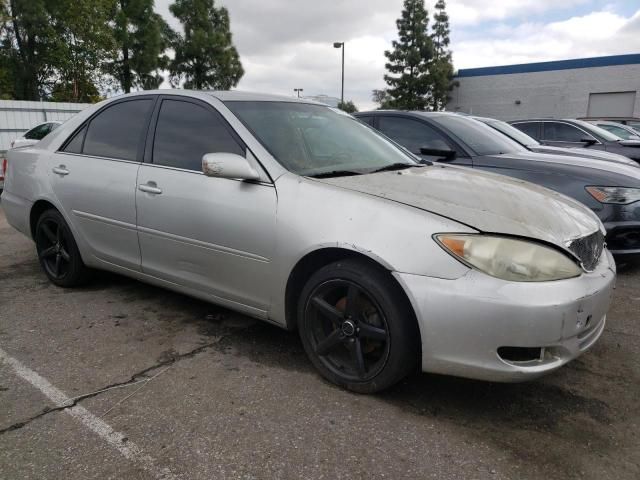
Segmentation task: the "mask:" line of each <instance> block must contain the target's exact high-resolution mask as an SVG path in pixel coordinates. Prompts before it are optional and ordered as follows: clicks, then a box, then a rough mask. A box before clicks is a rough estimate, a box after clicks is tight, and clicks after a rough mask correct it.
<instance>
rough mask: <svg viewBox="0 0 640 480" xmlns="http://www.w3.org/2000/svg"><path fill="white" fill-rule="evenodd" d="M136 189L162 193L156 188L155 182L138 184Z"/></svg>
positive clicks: (156, 193) (157, 193)
mask: <svg viewBox="0 0 640 480" xmlns="http://www.w3.org/2000/svg"><path fill="white" fill-rule="evenodd" d="M138 190H140V191H141V192H147V193H153V194H155V195H160V194H161V193H162V189H160V188H158V185H156V182H147V183H142V184H140V185H138Z"/></svg>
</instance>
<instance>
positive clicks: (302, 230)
mask: <svg viewBox="0 0 640 480" xmlns="http://www.w3.org/2000/svg"><path fill="white" fill-rule="evenodd" d="M2 205H3V208H4V210H5V212H6V216H7V219H8V221H9V222H10V224H11V225H12V226H13V227H15V228H16V229H17V230H19V231H21V232H22V233H24V234H25V235H28V236H29V237H30V238H32V239H33V240H34V242H35V249H36V252H37V255H38V258H39V261H40V264H41V266H42V269H43V271H44V273H45V274H46V275H47V277H48V278H49V279H50V281H51V282H53V283H54V284H55V285H58V286H60V287H74V286H77V285H80V284H82V283H83V282H86V281H87V279H88V277H89V275H90V272H91V270H92V269H103V270H110V271H112V272H117V273H119V274H122V275H127V276H130V277H133V278H136V279H139V280H141V281H144V282H148V283H151V284H155V285H158V286H160V287H164V288H168V289H171V290H175V291H178V292H182V293H184V294H186V295H190V296H193V297H197V298H200V299H204V300H206V301H210V302H213V303H216V304H219V305H222V306H225V307H228V308H230V309H233V310H236V311H239V312H242V313H245V314H247V315H250V316H253V317H256V318H258V319H262V320H264V321H267V322H270V323H273V324H275V325H278V326H280V327H283V328H286V329H290V330H298V331H299V334H300V338H301V339H302V343H303V345H304V348H305V350H306V352H307V354H308V355H309V358H310V359H311V362H312V363H313V364H314V365H315V366H316V367H317V369H318V370H319V372H320V373H321V374H322V375H323V376H324V377H325V378H327V379H328V380H330V381H332V382H334V383H336V384H338V385H340V386H343V387H345V388H348V389H350V390H353V391H357V392H375V391H378V390H381V389H384V388H387V387H389V386H391V385H393V384H394V383H396V382H397V381H399V380H400V379H402V378H403V377H404V376H406V375H407V374H409V373H410V372H413V371H416V370H417V369H421V370H423V371H425V372H436V373H442V374H450V375H458V376H463V377H470V378H477V379H484V380H491V381H520V380H527V379H532V378H536V377H538V376H540V375H542V374H544V373H547V372H550V371H553V370H555V369H556V368H558V367H560V366H561V365H563V364H565V363H567V362H569V361H570V360H572V359H574V358H575V357H577V356H578V355H580V354H581V353H583V352H584V351H585V350H587V349H588V348H589V347H591V346H592V345H593V344H594V343H595V342H596V341H597V339H598V338H599V337H600V335H601V333H602V331H603V329H604V327H605V321H606V314H607V310H608V306H609V301H610V295H611V291H612V287H613V284H614V279H615V265H614V263H613V260H612V257H611V255H610V254H609V252H608V251H607V249H606V247H605V245H604V230H603V226H602V224H601V223H600V221H599V220H598V218H597V217H596V216H595V214H594V213H592V212H591V211H590V210H589V209H588V208H586V207H584V206H582V205H581V204H580V203H578V202H577V201H575V200H572V199H570V198H568V197H566V196H564V195H562V194H559V193H556V192H554V191H551V190H547V189H545V188H542V187H539V186H536V185H533V184H529V183H527V182H524V181H522V180H518V179H513V178H508V177H503V176H499V175H495V174H492V173H485V172H477V171H473V170H471V169H467V168H464V167H456V166H448V165H442V164H438V163H430V162H425V163H424V164H421V163H418V162H417V161H416V157H415V156H413V155H412V154H411V153H410V152H408V151H407V150H405V149H404V148H402V147H400V146H398V145H397V144H395V143H393V141H391V140H389V139H387V138H386V137H384V136H383V135H381V134H380V133H377V132H376V131H375V130H373V129H372V128H370V127H369V126H367V125H365V124H363V123H362V122H359V121H357V120H355V119H354V118H352V117H350V116H348V115H346V114H344V113H342V112H340V111H339V110H336V109H333V108H330V107H327V106H324V105H320V104H315V103H312V102H309V101H305V100H294V99H291V98H284V97H275V96H270V95H258V94H248V93H239V92H204V91H178V90H176V91H151V92H141V93H136V94H129V95H124V96H121V97H117V98H113V99H109V100H106V101H104V102H101V103H99V104H97V105H95V106H93V107H91V108H88V109H86V110H84V111H83V112H81V113H80V114H78V115H77V116H75V117H74V118H72V119H70V120H68V121H67V122H65V123H64V124H63V125H61V126H60V127H59V128H57V129H56V130H55V131H54V132H52V133H51V134H49V135H47V136H46V137H45V138H44V139H43V140H42V141H41V142H39V143H38V144H36V145H34V146H31V147H25V148H23V149H19V150H12V151H10V152H9V154H8V166H7V173H6V185H5V190H4V193H3V195H2Z"/></svg>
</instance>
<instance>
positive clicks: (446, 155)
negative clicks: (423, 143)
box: [420, 147, 457, 160]
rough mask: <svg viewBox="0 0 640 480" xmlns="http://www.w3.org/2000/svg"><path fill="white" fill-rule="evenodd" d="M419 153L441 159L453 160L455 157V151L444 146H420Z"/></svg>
mask: <svg viewBox="0 0 640 480" xmlns="http://www.w3.org/2000/svg"><path fill="white" fill-rule="evenodd" d="M420 154H421V155H427V156H429V157H438V158H441V159H442V160H453V159H455V158H456V155H457V154H456V151H455V150H450V149H446V148H429V147H422V148H420Z"/></svg>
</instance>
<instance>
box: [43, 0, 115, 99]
mask: <svg viewBox="0 0 640 480" xmlns="http://www.w3.org/2000/svg"><path fill="white" fill-rule="evenodd" d="M115 1H116V0H56V1H55V2H49V5H50V13H51V23H52V25H53V28H54V29H55V31H56V35H57V37H58V39H59V44H58V46H57V49H56V53H57V54H58V56H57V57H56V58H55V62H54V63H53V67H54V70H55V74H56V75H55V76H56V82H55V83H54V85H53V86H52V87H51V92H52V93H53V91H54V90H55V91H56V92H57V95H56V98H58V100H59V101H67V102H91V101H95V100H96V99H97V98H99V95H98V90H99V87H100V86H103V85H104V77H103V75H102V73H103V71H104V67H105V64H106V62H107V59H108V58H110V57H111V56H112V55H113V50H114V49H115V43H114V39H113V30H112V29H111V26H110V24H109V20H110V18H111V14H112V12H113V9H114V5H115Z"/></svg>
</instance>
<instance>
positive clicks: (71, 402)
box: [0, 333, 230, 435]
mask: <svg viewBox="0 0 640 480" xmlns="http://www.w3.org/2000/svg"><path fill="white" fill-rule="evenodd" d="M229 335H230V334H229V333H225V334H221V335H220V336H218V337H217V338H216V340H215V341H214V342H209V343H206V344H204V345H201V346H199V347H198V348H195V349H193V350H190V351H188V352H185V353H180V354H177V355H173V356H171V358H168V359H166V360H162V361H160V362H158V363H156V364H155V365H152V366H150V367H147V368H144V369H143V370H140V371H139V372H136V373H134V374H133V375H131V377H130V378H129V380H125V381H123V382H116V383H112V384H109V385H107V386H106V387H104V388H101V389H99V390H96V391H94V392H90V393H85V394H83V395H79V396H77V397H73V398H69V399H67V400H66V401H65V402H64V403H63V404H62V405H58V406H55V407H51V408H50V407H45V408H44V409H43V410H42V411H41V412H40V413H38V414H36V415H34V416H32V417H29V418H27V419H25V420H22V421H20V422H16V423H14V424H12V425H9V426H8V427H5V428H2V429H0V435H3V434H5V433H8V432H12V431H14V430H19V429H21V428H23V427H25V426H26V425H29V424H30V423H31V422H33V421H34V420H37V419H39V418H42V417H44V416H45V415H49V414H50V413H53V412H60V411H63V410H66V409H68V408H73V407H75V406H76V405H77V404H78V403H79V402H81V401H83V400H86V399H88V398H93V397H96V396H98V395H100V394H101V393H105V392H107V391H109V390H112V389H114V388H119V387H127V386H130V385H135V384H136V383H139V382H140V379H141V377H148V373H149V372H152V371H154V370H157V369H159V368H162V367H165V366H169V365H173V364H175V363H177V362H179V361H181V360H184V359H187V358H192V357H194V356H196V355H198V354H200V353H202V352H204V351H205V350H207V349H209V348H211V347H214V346H215V345H217V344H218V343H220V342H221V341H222V340H223V339H224V338H226V337H228V336H229Z"/></svg>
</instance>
